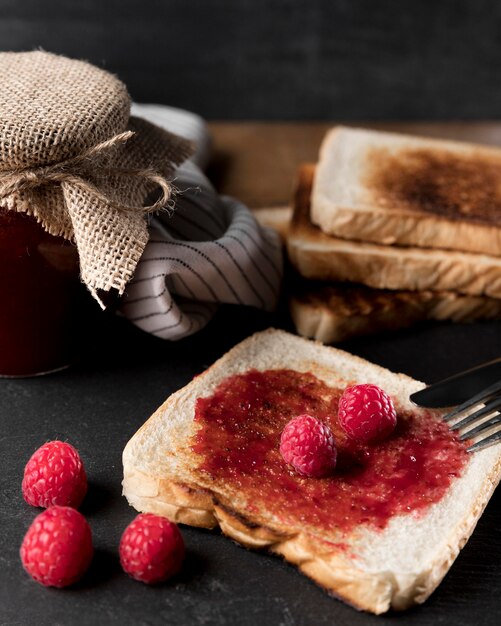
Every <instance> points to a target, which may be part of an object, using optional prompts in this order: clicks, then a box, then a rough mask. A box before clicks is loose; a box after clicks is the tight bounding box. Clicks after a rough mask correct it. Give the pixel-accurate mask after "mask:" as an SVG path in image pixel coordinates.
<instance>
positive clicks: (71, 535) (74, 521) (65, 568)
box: [20, 506, 94, 587]
mask: <svg viewBox="0 0 501 626" xmlns="http://www.w3.org/2000/svg"><path fill="white" fill-rule="evenodd" d="M93 553H94V549H93V547H92V534H91V530H90V526H89V524H88V523H87V521H86V519H85V517H84V516H83V515H82V514H81V513H79V512H78V511H77V510H76V509H74V508H72V507H69V506H52V507H50V508H48V509H47V510H46V511H43V512H42V513H40V514H39V515H37V517H35V519H34V520H33V523H32V524H31V526H30V527H29V529H28V532H27V533H26V535H25V536H24V539H23V543H22V545H21V550H20V554H21V561H22V563H23V566H24V569H25V570H26V571H27V572H28V574H29V575H30V576H31V577H32V578H34V579H35V580H36V581H37V582H39V583H41V584H42V585H45V586H47V587H67V586H68V585H72V584H73V583H75V582H76V581H77V580H79V579H80V578H81V577H82V576H83V574H84V573H85V571H86V570H87V568H88V567H89V564H90V562H91V560H92V555H93Z"/></svg>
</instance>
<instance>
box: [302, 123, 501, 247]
mask: <svg viewBox="0 0 501 626" xmlns="http://www.w3.org/2000/svg"><path fill="white" fill-rule="evenodd" d="M311 217H312V221H313V223H314V224H316V225H318V226H319V227H320V228H321V229H322V230H323V231H324V232H325V233H327V234H329V235H335V236H336V237H343V238H346V239H351V240H354V239H355V240H361V241H370V242H374V243H379V244H395V243H396V244H403V245H412V246H418V247H429V248H442V249H452V250H461V251H464V252H479V253H483V254H492V255H501V150H497V149H496V148H488V147H484V146H479V145H473V144H467V143H460V142H455V141H446V140H437V139H425V138H419V137H412V136H407V135H400V134H394V133H386V132H378V131H370V130H362V129H354V128H344V127H337V128H335V129H333V130H332V131H331V132H330V133H328V134H327V136H326V138H325V139H324V142H323V144H322V147H321V151H320V161H319V165H318V169H317V173H316V177H315V184H314V187H313V194H312V212H311Z"/></svg>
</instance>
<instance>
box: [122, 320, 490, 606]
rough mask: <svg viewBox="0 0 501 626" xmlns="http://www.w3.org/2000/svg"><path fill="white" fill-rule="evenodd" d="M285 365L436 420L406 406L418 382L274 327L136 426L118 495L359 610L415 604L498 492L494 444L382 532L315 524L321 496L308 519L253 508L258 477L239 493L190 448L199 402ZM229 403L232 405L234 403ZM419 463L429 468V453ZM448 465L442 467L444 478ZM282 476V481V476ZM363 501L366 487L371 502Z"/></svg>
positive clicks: (324, 506) (322, 510)
mask: <svg viewBox="0 0 501 626" xmlns="http://www.w3.org/2000/svg"><path fill="white" fill-rule="evenodd" d="M284 369H286V370H291V371H293V372H297V373H300V374H298V376H304V377H307V378H308V377H311V375H314V376H315V377H316V380H318V381H322V382H321V383H320V384H326V385H329V386H331V387H335V388H339V389H341V388H344V387H345V386H346V385H347V384H349V383H353V382H359V383H361V382H364V383H366V382H371V383H374V384H377V385H379V386H380V387H382V388H384V389H385V390H386V391H387V393H389V394H390V395H391V396H392V398H393V401H394V402H395V405H396V406H397V410H398V413H399V420H401V419H404V422H405V421H406V420H407V419H410V418H409V417H407V418H406V417H405V415H407V416H408V415H412V419H413V420H415V422H416V423H419V421H421V420H428V421H429V420H432V421H433V420H435V419H438V418H436V417H433V416H434V415H437V414H436V413H435V414H432V413H430V412H426V411H424V410H421V409H416V407H414V406H413V405H412V404H411V403H410V401H409V394H411V393H412V392H414V391H417V390H419V389H421V388H422V387H423V386H424V385H423V384H422V383H419V382H417V381H415V380H412V379H411V378H409V377H407V376H404V375H402V374H394V373H392V372H390V371H388V370H386V369H384V368H381V367H379V366H377V365H374V364H371V363H369V362H367V361H364V360H362V359H360V358H357V357H355V356H352V355H350V354H348V353H346V352H342V351H340V350H336V349H334V348H327V347H325V346H321V345H320V344H316V343H314V342H310V341H308V340H306V339H302V338H299V337H296V336H293V335H290V334H288V333H285V332H283V331H276V330H273V329H270V330H268V331H265V332H262V333H258V334H256V335H253V336H252V337H250V338H249V339H247V340H245V341H243V342H242V343H240V344H239V345H237V346H236V347H235V348H233V349H232V350H230V352H228V353H227V354H226V355H225V356H223V357H222V358H221V359H219V360H218V361H217V362H216V363H215V364H214V365H213V366H212V367H210V368H209V369H208V370H206V371H205V372H204V373H203V374H201V375H199V376H197V377H196V378H194V379H193V380H192V381H191V382H190V383H189V384H188V385H187V386H186V387H184V388H183V389H181V390H180V391H178V392H176V393H174V394H173V395H172V396H170V397H169V398H168V399H167V400H166V402H165V403H164V404H163V405H162V406H161V407H160V408H159V409H158V410H157V411H156V412H155V413H154V414H153V416H152V417H151V418H150V419H149V420H148V421H147V422H146V423H145V424H144V425H143V426H142V427H141V428H140V429H139V430H138V432H137V433H136V434H135V435H134V436H133V437H132V439H131V440H130V441H129V442H128V444H127V446H126V447H125V450H124V453H123V465H124V479H123V493H124V495H125V496H126V498H127V499H128V501H129V502H130V504H131V505H132V506H134V507H135V508H136V509H138V510H140V511H149V512H152V513H157V514H159V515H164V516H166V517H168V518H170V519H171V520H174V521H176V522H181V523H186V524H190V525H194V526H201V527H207V528H213V527H215V526H217V525H219V526H220V527H221V529H222V531H223V532H224V533H225V534H227V535H229V536H230V537H232V538H233V539H235V540H236V541H238V542H240V543H242V544H244V545H245V546H248V547H253V548H268V549H270V550H272V551H273V552H275V553H277V554H281V555H283V556H284V557H285V558H286V560H288V561H290V562H291V563H295V564H296V565H297V566H298V567H299V568H300V569H301V570H302V571H303V572H304V573H305V574H306V575H307V576H310V577H311V578H313V579H314V580H315V581H317V582H318V583H319V584H320V585H322V586H323V587H325V588H326V589H327V590H329V591H330V592H332V593H334V594H335V595H337V596H339V597H340V598H342V599H343V600H345V601H346V602H349V603H351V604H352V605H354V606H356V607H357V608H360V609H364V610H367V611H372V612H374V613H382V612H384V611H386V610H388V609H389V608H390V607H393V608H395V609H404V608H406V607H408V606H410V605H412V604H414V603H416V602H423V601H424V600H425V599H426V598H427V597H428V596H429V595H430V593H431V592H432V591H433V590H434V589H435V588H436V586H437V585H438V584H439V582H440V581H441V579H442V578H443V576H444V575H445V574H446V572H447V570H448V569H449V567H450V565H451V564H452V562H453V561H454V559H455V558H456V556H457V554H458V552H459V550H460V549H461V548H462V547H463V545H464V544H465V542H466V540H467V539H468V537H469V536H470V534H471V532H472V531H473V529H474V527H475V524H476V522H477V520H478V518H479V517H480V515H481V513H482V511H483V509H484V507H485V505H486V503H487V501H488V500H489V498H490V496H491V494H492V492H493V490H494V488H495V486H496V485H497V483H498V481H499V478H500V472H501V447H495V446H494V447H491V448H487V449H484V450H482V451H480V452H477V453H475V454H472V455H466V457H463V458H464V459H465V460H464V465H463V467H462V470H461V472H460V473H459V476H457V477H456V478H454V479H450V481H451V482H450V483H448V487H446V490H445V492H444V493H443V494H442V496H441V498H440V499H439V500H438V501H434V503H433V504H426V505H423V506H424V508H421V509H420V510H419V511H417V512H406V513H400V514H397V515H394V516H392V517H390V519H389V520H388V521H387V523H386V524H385V525H384V526H383V527H374V526H373V525H371V524H369V523H361V524H360V525H359V526H357V527H355V528H351V529H349V530H346V529H345V530H343V529H342V528H340V527H338V526H336V525H327V526H325V525H322V524H320V523H318V524H316V523H315V522H312V521H311V520H312V519H313V520H314V519H316V517H315V515H317V514H320V515H322V516H324V517H325V516H326V515H330V513H329V511H330V509H329V503H330V500H329V499H326V500H321V501H320V502H318V501H314V500H310V499H309V498H307V499H306V501H305V503H303V504H304V505H305V506H307V507H311V508H312V510H311V515H313V517H311V515H306V517H305V516H304V515H303V516H301V515H299V516H296V517H294V516H292V518H291V517H290V516H288V517H285V518H284V516H283V514H282V511H281V509H280V508H278V509H277V507H276V506H274V500H271V501H269V500H266V499H265V500H264V503H265V504H263V503H262V502H261V499H260V497H259V494H260V491H259V490H260V489H262V485H263V482H262V481H263V477H262V476H261V475H259V478H258V479H257V480H252V482H251V483H250V484H251V485H252V490H253V491H252V493H248V491H247V489H246V488H245V487H239V486H238V485H239V484H247V485H248V484H249V483H239V474H238V472H237V473H236V474H235V475H234V479H233V480H229V481H228V480H226V479H224V477H223V478H222V479H218V475H217V471H216V473H215V474H213V473H211V472H207V471H205V470H204V467H203V460H204V458H205V457H203V456H201V455H200V454H201V453H199V452H198V451H195V450H196V447H194V444H193V442H194V441H197V440H198V439H197V438H198V437H200V435H201V433H202V434H204V433H205V432H206V431H205V430H204V429H206V428H207V427H206V426H203V425H201V423H200V422H197V421H196V419H195V415H196V410H197V407H198V406H200V405H199V404H198V402H202V403H204V402H207V401H210V400H207V398H208V397H209V398H210V397H211V396H212V394H214V393H215V392H216V390H217V389H220V387H221V385H224V384H225V382H226V383H228V380H232V379H230V378H229V377H232V376H235V375H238V374H241V375H245V374H246V373H249V371H252V372H269V371H270V370H284ZM308 379H309V378H308ZM277 392H280V390H277ZM284 397H288V396H287V395H286V396H284ZM202 398H203V399H205V400H202ZM235 402H240V400H239V399H238V398H236V399H235ZM245 406H247V405H244V409H245ZM244 409H242V410H244ZM247 410H248V411H249V413H248V426H247V427H246V430H245V431H244V432H245V433H246V435H245V436H247V433H248V436H249V437H253V434H252V433H253V431H252V424H253V420H254V419H255V418H256V419H257V416H255V415H254V414H253V413H252V409H251V408H248V409H247ZM406 412H407V413H406ZM228 419H230V418H229V417H228ZM260 419H262V417H261V418H260ZM232 423H233V420H232ZM423 423H424V422H423ZM230 426H231V425H230ZM220 428H221V427H220V426H219V427H218V426H217V423H215V424H214V425H213V427H212V432H211V433H209V434H213V435H214V436H215V437H216V438H217V436H218V435H219V432H220ZM247 428H248V430H247ZM440 428H443V425H442V426H440ZM214 429H215V430H214ZM266 437H270V438H272V441H275V440H276V441H277V446H278V438H279V433H275V432H273V430H270V431H269V432H268V433H267V435H266ZM274 445H275V444H273V446H274ZM380 445H381V446H384V444H380ZM386 445H389V444H386ZM233 449H234V448H224V450H229V451H231V450H233ZM273 449H274V448H273ZM224 450H223V452H224ZM383 450H384V448H383ZM220 452H221V451H218V450H216V449H215V448H214V447H211V448H210V453H208V457H207V458H208V459H209V460H210V459H211V458H213V455H216V454H219V453H220ZM217 458H219V457H217ZM438 458H442V457H438ZM423 460H424V462H425V463H429V461H430V459H428V457H427V458H426V459H423ZM251 461H252V459H251ZM438 462H439V463H445V461H443V460H442V461H438ZM201 463H202V465H201ZM449 463H450V461H449V462H448V463H447V466H446V472H449V471H450V465H449ZM280 471H282V472H284V473H287V476H289V473H288V470H286V469H283V470H280ZM251 478H252V477H251ZM290 480H293V481H295V483H296V484H297V485H299V487H298V488H299V489H303V488H304V489H307V488H308V486H311V485H308V483H307V482H305V481H308V480H320V479H301V478H300V477H297V476H296V477H294V476H292V474H291V477H290ZM321 480H324V481H327V482H326V483H325V484H326V485H327V487H328V486H329V481H330V480H331V479H330V478H326V479H321ZM332 480H335V479H334V478H332ZM336 484H337V483H336ZM301 485H302V486H303V487H301ZM314 488H316V484H315V485H314ZM256 494H257V496H256ZM371 494H372V491H371V493H370V494H367V495H368V496H370V495H371ZM277 496H279V497H282V496H283V494H277ZM398 498H400V496H398Z"/></svg>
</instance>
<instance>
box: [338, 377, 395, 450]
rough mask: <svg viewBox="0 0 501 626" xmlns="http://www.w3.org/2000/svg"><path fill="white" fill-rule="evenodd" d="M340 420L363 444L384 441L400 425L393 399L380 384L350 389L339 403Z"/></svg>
mask: <svg viewBox="0 0 501 626" xmlns="http://www.w3.org/2000/svg"><path fill="white" fill-rule="evenodd" d="M338 418H339V423H340V424H341V427H342V428H343V430H344V431H345V432H346V434H347V435H348V436H349V437H350V438H351V439H356V440H358V441H361V442H362V443H368V442H377V441H381V440H382V439H384V438H386V437H388V436H389V435H390V434H391V433H392V432H393V430H394V428H395V426H396V425H397V413H396V411H395V407H394V406H393V401H392V399H391V398H390V396H389V395H388V394H387V393H386V392H385V391H383V390H382V389H380V388H379V387H377V386H376V385H354V386H352V387H347V388H346V389H345V390H344V393H343V395H342V396H341V399H340V400H339V407H338Z"/></svg>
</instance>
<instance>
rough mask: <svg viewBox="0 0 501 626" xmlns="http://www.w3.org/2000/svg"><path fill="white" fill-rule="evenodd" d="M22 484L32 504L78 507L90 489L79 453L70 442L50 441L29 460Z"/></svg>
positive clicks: (28, 500)
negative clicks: (88, 488)
mask: <svg viewBox="0 0 501 626" xmlns="http://www.w3.org/2000/svg"><path fill="white" fill-rule="evenodd" d="M22 488H23V496H24V499H25V500H26V502H27V503H28V504H31V505H33V506H42V507H49V506H53V505H54V504H59V505H61V506H72V507H74V508H78V507H79V506H80V504H81V502H82V500H83V499H84V496H85V494H86V493H87V476H86V475H85V470H84V466H83V464H82V459H81V458H80V455H79V454H78V452H77V451H76V450H75V448H74V447H73V446H72V445H70V444H69V443H64V442H63V441H49V442H48V443H46V444H45V445H43V446H42V447H41V448H38V450H37V451H36V452H34V454H33V456H32V457H31V459H30V460H29V461H28V463H27V464H26V467H25V468H24V478H23V485H22Z"/></svg>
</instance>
